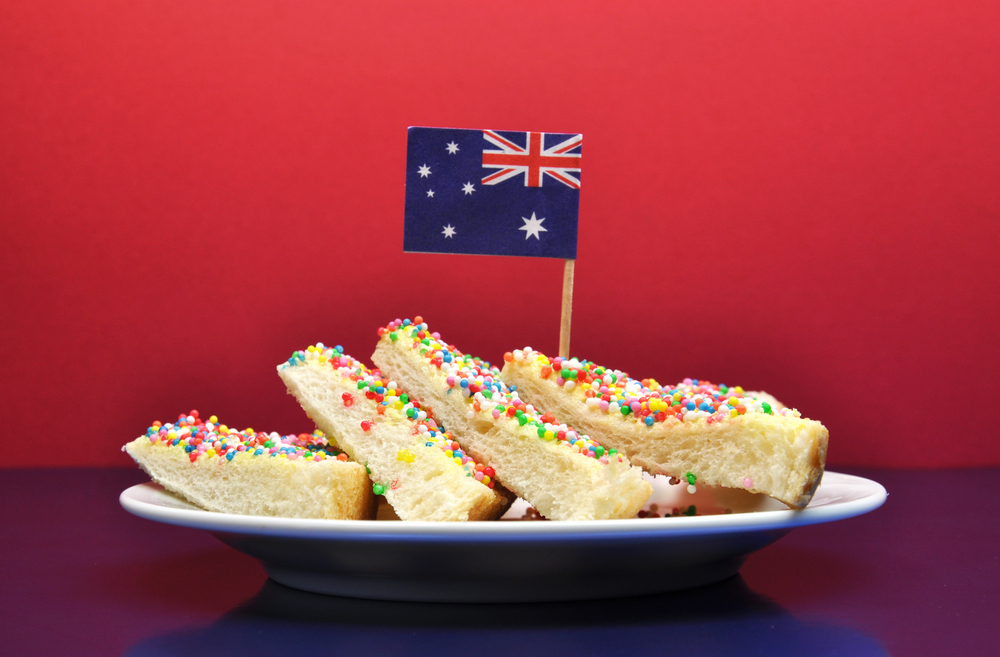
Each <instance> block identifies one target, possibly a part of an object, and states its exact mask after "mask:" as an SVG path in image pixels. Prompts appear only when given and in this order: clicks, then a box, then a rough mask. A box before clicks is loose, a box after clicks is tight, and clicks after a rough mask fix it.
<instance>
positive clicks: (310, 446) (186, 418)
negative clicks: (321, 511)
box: [146, 411, 348, 463]
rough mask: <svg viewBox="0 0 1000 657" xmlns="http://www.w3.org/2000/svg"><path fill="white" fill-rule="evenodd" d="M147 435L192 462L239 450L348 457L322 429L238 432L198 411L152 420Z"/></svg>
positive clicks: (282, 455)
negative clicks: (173, 419) (167, 419)
mask: <svg viewBox="0 0 1000 657" xmlns="http://www.w3.org/2000/svg"><path fill="white" fill-rule="evenodd" d="M146 437H147V438H148V439H149V441H150V442H151V443H153V444H161V445H164V446H166V447H176V448H178V449H183V450H184V451H185V452H186V453H187V454H188V458H189V459H190V460H191V462H192V463H194V462H195V461H197V460H198V459H199V458H200V457H204V458H212V457H219V458H225V459H226V461H232V460H233V458H235V457H236V455H237V454H241V453H245V454H247V455H249V456H253V457H265V456H266V457H271V458H284V459H288V460H291V461H294V460H297V459H301V460H303V461H315V462H319V461H325V460H326V459H331V458H332V459H337V460H338V461H347V460H348V456H347V454H345V453H344V452H342V451H341V450H340V449H338V448H337V444H336V442H334V441H332V440H330V439H328V438H327V437H326V436H325V435H323V432H321V431H315V432H313V433H312V434H308V433H300V434H298V435H288V436H281V435H279V434H277V433H266V432H257V431H254V430H253V429H249V428H248V429H244V430H242V431H238V430H236V429H230V428H229V427H227V426H226V425H224V424H220V423H219V419H218V418H217V417H216V416H214V415H213V416H212V417H210V418H208V421H207V422H205V421H203V420H202V419H201V417H200V416H199V414H198V411H191V412H190V413H188V414H187V415H180V416H179V417H178V418H177V421H176V422H168V423H166V424H163V423H162V422H159V421H156V422H153V424H152V425H151V426H150V427H149V428H148V429H146Z"/></svg>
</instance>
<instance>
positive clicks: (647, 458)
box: [502, 352, 829, 508]
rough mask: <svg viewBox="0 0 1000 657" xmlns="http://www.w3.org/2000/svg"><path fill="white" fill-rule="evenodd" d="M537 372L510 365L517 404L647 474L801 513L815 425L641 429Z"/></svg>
mask: <svg viewBox="0 0 1000 657" xmlns="http://www.w3.org/2000/svg"><path fill="white" fill-rule="evenodd" d="M533 353H535V354H537V352H533ZM543 358H544V356H543ZM545 360H546V361H547V359H545ZM543 366H544V365H543V364H542V362H541V361H540V360H538V359H533V358H522V359H521V360H513V359H512V360H511V361H509V362H506V363H505V364H504V368H503V371H502V376H503V379H504V381H505V382H506V383H508V384H509V385H515V386H517V389H518V391H519V392H520V393H521V396H522V397H523V398H524V399H525V400H529V401H531V402H532V403H534V404H536V405H537V406H539V407H541V408H545V409H550V410H552V412H554V413H557V414H559V415H560V416H561V417H565V418H567V420H568V421H570V422H572V423H574V424H575V425H576V426H577V427H579V428H580V430H581V431H586V432H588V433H590V434H591V435H593V436H595V437H597V438H598V440H601V441H602V442H604V443H606V444H608V445H610V446H613V447H615V448H616V449H618V450H619V451H621V452H622V453H624V454H626V455H627V456H628V457H629V459H630V460H631V461H632V462H634V463H636V464H637V465H640V466H641V467H642V468H644V469H645V470H646V471H647V472H650V473H651V474H660V475H666V476H670V477H673V478H675V479H677V480H684V479H685V477H686V475H687V473H693V474H695V475H696V477H697V481H698V483H702V484H707V485H712V486H725V487H729V488H742V489H746V490H749V491H751V492H755V493H763V494H765V495H769V496H771V497H773V498H775V499H777V500H780V501H781V502H784V503H785V504H787V505H788V506H789V507H791V508H803V507H805V506H806V505H807V504H808V503H809V501H810V500H811V499H812V496H813V494H814V493H815V491H816V488H817V487H818V486H819V484H820V481H821V480H822V477H823V471H824V468H825V465H826V453H827V445H828V441H829V432H828V431H827V429H826V427H824V426H823V425H822V424H820V423H819V422H817V421H815V420H808V419H805V418H800V417H794V416H790V415H781V414H774V415H768V414H764V413H752V414H744V415H737V416H736V417H726V418H723V419H721V420H718V421H711V422H709V421H706V420H704V419H701V420H695V421H688V422H685V421H680V420H678V419H676V418H675V417H673V416H672V415H671V416H669V417H667V418H666V419H665V421H662V422H656V423H654V424H653V425H652V426H646V425H644V424H643V423H641V422H639V421H638V420H637V418H636V417H635V416H634V415H629V416H623V415H621V414H618V413H605V412H601V411H599V410H598V409H596V408H594V407H591V406H588V405H587V404H586V403H585V402H586V397H585V396H584V393H583V391H582V390H581V388H579V387H574V389H572V390H567V389H566V387H564V386H560V385H559V384H558V383H557V378H558V376H557V375H550V376H548V377H543V376H542V374H541V369H542V367H543ZM745 394H754V393H745ZM765 394H766V393H765ZM766 398H767V399H770V400H774V398H773V397H771V396H770V395H767V397H766ZM774 402H775V404H776V405H777V406H776V408H784V407H783V406H781V405H780V403H779V402H777V400H774ZM748 483H749V484H750V485H749V486H748V485H747V484H748Z"/></svg>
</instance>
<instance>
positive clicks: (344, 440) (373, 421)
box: [278, 351, 515, 521]
mask: <svg viewBox="0 0 1000 657" xmlns="http://www.w3.org/2000/svg"><path fill="white" fill-rule="evenodd" d="M298 353H302V354H304V355H303V358H302V359H301V360H298V359H296V360H295V363H294V364H292V363H282V364H281V365H279V366H278V375H279V376H280V377H281V379H282V380H283V381H284V382H285V385H286V387H287V388H288V392H289V394H291V395H293V396H294V397H295V398H296V399H297V400H298V402H299V404H300V405H301V406H302V408H303V410H304V411H305V412H306V415H308V416H309V417H310V418H311V419H312V420H313V421H314V422H315V423H316V426H318V427H319V428H320V429H321V430H322V431H323V432H324V433H325V434H327V435H328V436H332V437H333V438H334V439H335V440H336V441H337V444H338V446H339V447H340V448H341V449H343V450H344V451H345V452H347V454H348V455H349V456H350V457H351V458H352V459H354V460H355V461H358V462H359V463H364V464H366V467H367V468H368V469H369V470H370V472H371V474H370V477H371V480H372V481H373V482H375V483H377V484H379V485H380V486H381V487H382V488H383V489H384V495H385V498H386V501H387V502H389V504H390V505H392V507H393V510H394V511H395V512H396V515H397V516H398V517H399V518H400V519H401V520H429V521H467V520H494V519H496V518H499V517H500V516H502V515H503V514H504V513H505V512H506V511H507V509H508V508H510V505H511V504H512V503H513V502H514V499H515V497H514V495H513V494H512V493H511V492H510V491H508V490H506V489H505V488H503V486H500V485H498V484H495V485H494V487H493V488H489V487H487V486H486V485H484V484H483V483H480V482H479V481H477V480H476V479H475V478H473V477H471V476H470V475H469V473H468V472H467V471H466V468H464V467H463V466H462V465H459V464H457V463H456V462H455V460H454V459H453V458H451V457H449V456H448V455H446V453H445V452H444V451H443V450H442V449H441V448H440V447H438V446H437V445H427V444H426V443H427V440H426V436H427V435H428V434H429V431H431V430H433V429H434V427H435V426H436V425H435V424H434V422H433V419H431V424H430V429H428V423H427V422H426V421H425V422H414V421H412V420H411V419H409V418H408V417H407V416H406V415H404V414H403V413H402V412H401V410H399V409H396V408H395V407H394V406H389V405H381V409H380V403H379V402H376V401H375V400H373V399H371V398H369V397H368V396H367V395H366V394H365V393H364V392H361V391H359V388H358V379H357V375H356V374H354V372H356V371H365V372H366V374H367V375H369V378H373V379H379V378H380V377H381V374H380V373H379V372H377V371H376V372H367V370H365V369H364V366H363V365H361V364H360V363H357V362H356V361H354V359H350V357H344V358H347V359H349V361H350V362H352V366H351V367H350V368H339V367H336V368H335V367H333V366H332V365H331V364H330V361H329V360H326V359H324V360H323V361H322V362H321V361H320V359H319V357H318V356H317V355H316V352H315V351H312V352H310V351H306V352H298ZM337 358H338V361H339V360H340V356H338V357H337ZM349 374H354V376H355V379H353V380H352V379H351V378H350V375H349ZM399 392H402V390H401V389H400V390H399ZM379 401H381V400H379ZM400 405H401V406H402V404H400ZM380 410H381V412H379V411H380ZM362 423H365V424H364V426H365V427H367V428H366V429H365V428H362ZM421 431H423V432H425V433H421ZM473 465H474V464H473Z"/></svg>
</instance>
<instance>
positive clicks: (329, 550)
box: [120, 472, 886, 602]
mask: <svg viewBox="0 0 1000 657" xmlns="http://www.w3.org/2000/svg"><path fill="white" fill-rule="evenodd" d="M650 481H651V482H652V483H653V487H654V492H653V497H652V498H651V500H650V504H656V505H657V508H658V509H657V510H659V511H660V512H661V514H662V512H663V511H667V512H668V513H669V511H670V510H671V509H674V508H681V509H686V508H687V507H688V506H689V505H690V504H695V505H696V506H697V508H698V510H699V513H708V514H709V515H697V516H691V517H688V516H676V517H656V518H648V517H647V518H641V519H640V518H636V519H632V520H594V521H578V522H513V521H512V520H518V519H520V517H521V516H522V515H523V514H524V513H525V509H526V505H525V504H524V503H523V502H521V501H519V502H518V503H516V504H515V506H514V507H512V508H511V511H510V512H508V513H507V515H505V516H504V519H503V520H501V521H500V522H469V523H435V522H398V521H397V522H387V521H365V520H307V519H297V518H272V517H262V516H241V515H234V514H227V513H214V512H211V511H204V510H202V509H199V508H198V507H195V506H193V505H191V504H189V503H187V502H185V501H184V500H182V499H180V498H179V497H176V496H174V495H172V494H171V493H168V492H166V491H165V490H163V489H162V488H161V487H160V486H158V485H156V484H153V483H146V484H139V485H138V486H132V487H131V488H129V489H127V490H125V491H124V492H122V494H121V497H120V501H121V504H122V506H123V507H125V509H126V510H127V511H129V512H130V513H133V514H135V515H137V516H140V517H142V518H147V519H149V520H155V521H158V522H164V523H168V524H172V525H180V526H183V527H194V528H197V529H204V530H206V531H209V532H211V533H212V534H214V535H215V536H216V537H218V538H219V539H220V540H221V541H222V542H224V543H226V544H227V545H230V546H232V547H234V548H236V549H237V550H240V551H241V552H245V553H247V554H249V555H250V556H252V557H254V558H256V559H259V560H260V561H261V562H262V563H263V565H264V568H265V569H266V570H267V572H268V574H269V575H270V576H271V578H272V579H274V580H276V581H278V582H280V583H282V584H285V585H287V586H291V587H294V588H297V589H304V590H306V591H313V592H315V593H330V594H334V595H344V596H351V597H358V598H376V599H382V600H419V601H438V602H528V601H555V600H580V599H592V598H608V597H619V596H626V595H639V594H646V593H656V592H661V591H672V590H678V589H684V588H690V587H693V586H701V585H704V584H710V583H713V582H717V581H720V580H722V579H725V578H726V577H729V576H731V575H733V574H735V573H736V572H737V571H738V570H739V568H740V566H741V565H742V564H743V560H744V559H746V557H747V555H749V554H750V553H751V552H753V551H755V550H758V549H760V548H762V547H764V546H766V545H769V544H771V543H773V542H774V541H776V540H778V539H779V538H781V537H782V536H784V535H785V534H787V533H788V532H789V531H791V530H792V529H794V528H795V527H801V526H803V525H812V524H817V523H823V522H831V521H833V520H842V519H844V518H850V517H853V516H857V515H861V514H863V513H867V512H869V511H872V510H873V509H877V508H878V507H879V506H881V505H882V503H883V502H884V501H885V498H886V492H885V489H884V488H883V487H882V486H881V485H880V484H878V483H876V482H874V481H871V480H868V479H863V478H861V477H855V476H852V475H845V474H839V473H836V472H827V473H826V474H825V475H824V477H823V482H822V484H821V485H820V487H819V489H818V490H817V491H816V495H815V496H814V497H813V500H812V502H811V503H810V504H809V506H808V507H807V508H805V509H803V510H801V511H792V510H789V509H787V508H785V506H784V505H783V504H781V503H779V502H775V501H774V500H770V499H768V498H766V497H763V496H759V495H750V494H748V493H746V492H744V491H734V490H727V489H714V490H713V489H707V488H705V487H699V491H698V492H697V493H695V494H694V495H691V494H689V493H687V492H686V490H685V487H684V486H670V485H668V484H667V482H666V480H665V479H664V478H662V477H656V478H655V479H653V478H651V479H650ZM648 508H649V506H648V505H647V509H648ZM726 510H728V511H729V512H728V513H727V512H726Z"/></svg>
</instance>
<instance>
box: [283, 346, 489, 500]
mask: <svg viewBox="0 0 1000 657" xmlns="http://www.w3.org/2000/svg"><path fill="white" fill-rule="evenodd" d="M308 362H315V363H318V364H320V365H323V364H326V363H328V364H329V365H330V366H331V367H333V368H334V369H335V370H336V371H337V372H338V373H339V374H340V376H341V377H342V379H343V380H349V381H351V382H352V387H355V388H356V389H357V391H358V394H360V395H363V396H364V398H365V399H368V400H371V401H372V402H374V404H375V410H376V413H377V415H376V416H375V417H373V418H372V419H371V420H364V421H362V422H361V429H362V431H370V430H371V428H372V427H373V426H374V424H375V423H377V422H380V421H383V420H384V418H385V417H386V416H387V415H388V416H392V417H394V418H395V419H402V418H405V419H406V420H408V421H409V422H410V423H412V425H413V434H414V436H416V438H417V440H416V443H417V444H422V445H425V446H427V447H437V448H439V449H441V450H442V451H443V452H444V453H445V455H446V456H448V457H449V458H450V459H452V461H454V463H455V465H456V466H460V467H462V468H464V469H465V474H466V476H468V477H472V478H474V479H475V480H476V481H479V482H481V483H483V484H484V485H486V486H488V487H489V488H493V487H494V486H495V483H494V481H493V477H494V476H495V474H496V473H495V472H494V470H493V468H491V467H489V466H488V465H484V464H482V463H477V462H476V461H475V460H474V459H473V458H472V457H471V456H469V455H468V454H466V453H465V452H464V451H463V450H462V448H461V446H460V445H459V444H458V442H457V441H456V440H455V437H454V436H453V435H452V434H451V433H450V432H448V431H444V430H443V427H440V426H438V423H437V421H436V420H435V418H434V415H433V413H432V412H431V410H430V409H429V408H426V407H424V406H422V405H421V403H420V402H419V401H417V400H415V399H412V398H411V397H410V396H409V395H407V394H406V393H405V392H404V391H403V390H402V389H401V388H400V387H399V386H398V385H397V384H396V382H395V381H390V380H388V378H387V377H384V376H383V375H382V373H381V372H380V371H379V370H377V369H376V370H372V369H369V368H368V367H366V366H365V365H364V364H363V363H361V362H360V361H358V360H356V359H354V358H351V357H350V356H346V355H344V348H343V347H342V346H340V345H337V346H335V347H327V346H325V345H324V344H323V343H322V342H320V343H317V344H315V345H313V346H310V347H308V348H307V349H306V350H305V351H296V352H295V353H293V354H292V356H291V358H289V359H288V363H287V364H283V365H282V367H297V366H301V365H305V364H306V363H308ZM342 399H343V403H344V406H348V407H349V406H353V405H354V404H355V403H356V402H355V399H354V395H352V394H350V393H344V394H343V397H342ZM396 458H397V460H400V461H404V462H407V463H412V462H413V460H414V459H415V455H414V454H413V453H412V452H411V451H409V450H400V451H399V453H398V454H397V456H396ZM375 488H376V494H381V493H379V492H377V491H378V490H379V489H381V491H382V492H383V493H384V492H385V490H386V488H387V486H386V485H385V484H376V485H375Z"/></svg>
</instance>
